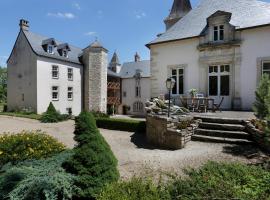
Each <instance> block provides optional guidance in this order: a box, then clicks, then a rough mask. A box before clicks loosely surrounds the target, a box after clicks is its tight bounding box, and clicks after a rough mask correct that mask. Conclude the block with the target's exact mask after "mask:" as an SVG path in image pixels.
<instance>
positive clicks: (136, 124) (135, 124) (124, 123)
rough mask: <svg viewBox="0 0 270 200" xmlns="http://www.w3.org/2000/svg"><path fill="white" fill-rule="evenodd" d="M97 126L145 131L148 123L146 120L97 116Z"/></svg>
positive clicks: (119, 129)
mask: <svg viewBox="0 0 270 200" xmlns="http://www.w3.org/2000/svg"><path fill="white" fill-rule="evenodd" d="M96 122H97V126H98V127H99V128H104V129H109V130H118V131H129V132H139V133H145V130H146V124H145V122H144V121H137V120H129V119H112V118H97V119H96Z"/></svg>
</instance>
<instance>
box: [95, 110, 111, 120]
mask: <svg viewBox="0 0 270 200" xmlns="http://www.w3.org/2000/svg"><path fill="white" fill-rule="evenodd" d="M91 113H92V115H93V116H94V117H95V118H110V116H109V115H108V114H106V113H102V112H94V111H92V112H91Z"/></svg>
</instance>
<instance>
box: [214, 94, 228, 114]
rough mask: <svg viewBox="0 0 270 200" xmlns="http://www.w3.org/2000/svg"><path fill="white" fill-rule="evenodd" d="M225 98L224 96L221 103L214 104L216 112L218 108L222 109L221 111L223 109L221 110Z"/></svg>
mask: <svg viewBox="0 0 270 200" xmlns="http://www.w3.org/2000/svg"><path fill="white" fill-rule="evenodd" d="M224 99H225V98H224V97H222V99H221V101H220V103H219V104H216V103H214V105H213V106H214V107H213V112H216V111H217V110H218V111H220V112H221V111H222V110H221V106H222V103H223V101H224Z"/></svg>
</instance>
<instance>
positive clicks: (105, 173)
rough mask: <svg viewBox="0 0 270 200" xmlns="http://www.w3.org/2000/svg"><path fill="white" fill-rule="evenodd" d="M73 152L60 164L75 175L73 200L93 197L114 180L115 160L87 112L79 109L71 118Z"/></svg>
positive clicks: (92, 118) (116, 178) (116, 174)
mask: <svg viewBox="0 0 270 200" xmlns="http://www.w3.org/2000/svg"><path fill="white" fill-rule="evenodd" d="M74 134H75V137H74V139H75V141H76V142H77V146H76V147H75V148H74V151H75V154H74V155H73V156H72V157H71V158H70V159H69V160H68V161H67V162H65V163H64V164H63V167H64V168H65V169H66V171H67V172H69V173H72V174H74V175H76V176H77V180H76V181H75V185H76V186H77V187H79V188H80V191H79V192H78V193H77V194H76V195H75V196H74V199H94V198H95V197H96V196H97V195H98V194H99V193H100V191H101V189H102V188H103V187H104V186H105V185H106V184H108V183H112V182H114V181H117V180H118V178H119V172H118V170H117V160H116V158H115V157H114V155H113V153H112V151H111V149H110V147H109V145H108V144H107V142H106V141H105V139H104V138H103V137H102V135H101V134H100V132H99V130H98V128H97V127H96V123H95V119H94V117H93V115H92V114H91V113H87V112H82V113H81V114H80V115H79V116H78V117H77V118H76V120H75V131H74Z"/></svg>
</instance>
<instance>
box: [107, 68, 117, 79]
mask: <svg viewBox="0 0 270 200" xmlns="http://www.w3.org/2000/svg"><path fill="white" fill-rule="evenodd" d="M107 75H108V76H112V77H117V78H120V74H117V73H115V72H113V71H112V70H111V69H109V68H108V70H107Z"/></svg>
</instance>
